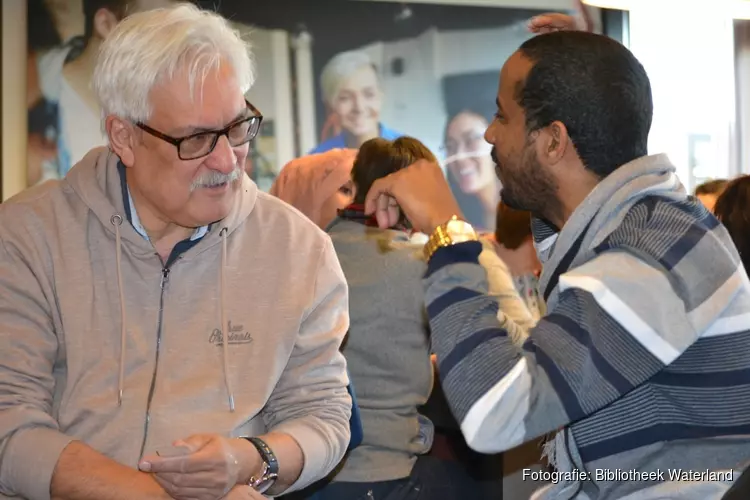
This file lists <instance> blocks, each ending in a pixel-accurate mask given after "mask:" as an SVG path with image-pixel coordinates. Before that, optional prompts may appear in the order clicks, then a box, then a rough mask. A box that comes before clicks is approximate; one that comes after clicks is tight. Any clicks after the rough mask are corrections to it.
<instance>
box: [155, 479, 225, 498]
mask: <svg viewBox="0 0 750 500" xmlns="http://www.w3.org/2000/svg"><path fill="white" fill-rule="evenodd" d="M154 479H156V482H157V483H159V486H161V487H162V489H163V490H164V491H166V492H167V494H168V495H169V496H170V497H172V498H174V499H175V500H215V499H216V498H220V497H221V495H223V494H224V492H219V493H218V494H217V493H214V492H212V491H211V490H207V489H205V488H193V487H190V486H180V485H175V484H173V483H169V482H166V481H164V480H162V479H160V478H159V476H154Z"/></svg>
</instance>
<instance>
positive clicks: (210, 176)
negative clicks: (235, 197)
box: [190, 167, 242, 191]
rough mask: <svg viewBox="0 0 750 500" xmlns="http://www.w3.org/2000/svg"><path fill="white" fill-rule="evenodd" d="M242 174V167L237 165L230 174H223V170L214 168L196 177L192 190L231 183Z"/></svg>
mask: <svg viewBox="0 0 750 500" xmlns="http://www.w3.org/2000/svg"><path fill="white" fill-rule="evenodd" d="M240 175H242V169H240V168H238V167H235V168H234V170H232V171H231V172H230V173H228V174H223V173H221V172H216V171H215V170H212V171H210V172H207V173H205V174H203V175H201V176H200V177H198V178H197V179H195V180H194V181H193V184H192V185H191V186H190V191H195V190H196V189H199V188H208V187H215V186H220V185H222V184H229V183H232V182H234V181H236V180H237V179H239V178H240Z"/></svg>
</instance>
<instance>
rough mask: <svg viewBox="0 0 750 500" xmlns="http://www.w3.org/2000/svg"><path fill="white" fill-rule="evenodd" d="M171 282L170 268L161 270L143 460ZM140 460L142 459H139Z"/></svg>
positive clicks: (144, 426)
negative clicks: (167, 289)
mask: <svg viewBox="0 0 750 500" xmlns="http://www.w3.org/2000/svg"><path fill="white" fill-rule="evenodd" d="M168 282H169V267H164V268H162V270H161V283H160V285H159V287H160V288H161V292H160V295H159V319H158V322H157V325H156V359H155V360H154V373H153V374H152V375H151V387H149V389H148V400H147V402H146V419H145V421H144V423H143V441H142V442H141V453H140V458H143V451H144V450H145V448H146V439H147V438H148V427H149V424H150V423H151V401H152V400H153V399H154V388H155V387H156V374H157V372H158V371H159V353H160V351H161V331H162V319H163V317H164V292H165V290H166V288H167V283H168ZM139 460H140V459H139Z"/></svg>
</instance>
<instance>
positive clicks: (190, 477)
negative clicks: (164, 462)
mask: <svg viewBox="0 0 750 500" xmlns="http://www.w3.org/2000/svg"><path fill="white" fill-rule="evenodd" d="M154 478H155V479H156V480H157V481H159V483H160V484H161V483H164V484H166V485H171V486H170V487H173V488H196V489H204V490H205V489H210V490H221V489H223V488H224V487H225V486H226V483H227V481H228V478H227V477H226V475H224V474H217V473H215V472H209V471H202V472H193V473H192V474H180V473H174V472H165V473H161V474H155V475H154ZM162 487H163V485H162Z"/></svg>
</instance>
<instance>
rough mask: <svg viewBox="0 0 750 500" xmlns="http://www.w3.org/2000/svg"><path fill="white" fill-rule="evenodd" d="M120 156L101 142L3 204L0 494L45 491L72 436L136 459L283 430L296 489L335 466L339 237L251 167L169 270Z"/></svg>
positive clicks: (340, 433)
mask: <svg viewBox="0 0 750 500" xmlns="http://www.w3.org/2000/svg"><path fill="white" fill-rule="evenodd" d="M117 161H118V159H117V157H116V156H115V155H114V154H112V153H110V152H109V151H108V150H106V149H99V150H94V151H93V152H91V153H89V155H87V156H86V157H85V158H84V159H83V161H82V162H81V163H79V164H78V165H77V166H76V167H74V168H73V170H71V172H70V173H69V174H68V176H67V177H66V178H65V179H64V180H62V181H56V182H50V183H46V184H44V185H42V186H39V187H37V188H34V189H30V190H28V191H26V192H24V193H22V194H20V195H19V196H16V197H15V198H13V199H11V200H9V201H8V202H7V203H4V204H2V205H0V498H7V497H4V496H3V495H9V496H13V495H17V496H20V497H22V498H27V499H30V500H37V499H45V500H46V499H49V498H50V492H49V487H50V479H51V476H52V472H53V470H54V467H55V465H56V463H57V459H58V457H59V455H60V453H61V452H62V450H63V449H64V448H65V446H66V445H67V444H68V443H69V442H70V441H71V440H73V439H78V440H81V441H83V442H85V443H86V444H88V445H89V446H91V447H93V448H94V449H96V450H98V451H99V452H101V453H103V454H105V455H107V456H109V457H111V458H113V459H115V460H117V461H119V462H120V463H122V464H125V465H127V466H131V467H136V464H137V462H138V460H139V459H140V458H141V457H142V456H143V455H144V454H146V453H152V452H154V451H155V450H156V449H158V448H160V447H165V446H169V445H170V444H171V443H172V442H173V441H174V440H176V439H179V438H184V437H187V436H189V435H191V434H195V433H201V432H212V433H218V434H222V435H225V436H228V437H230V436H248V435H258V434H262V433H265V432H267V431H270V430H274V431H278V432H284V433H287V434H289V435H291V436H292V437H293V438H294V439H295V440H296V441H297V442H298V443H299V444H300V446H301V448H302V451H303V453H304V458H305V465H304V469H303V471H302V475H301V477H300V478H299V480H298V481H297V483H296V484H295V485H293V487H292V489H293V490H294V489H299V488H301V487H303V486H305V485H307V484H309V483H311V482H313V481H314V480H316V479H318V478H321V477H323V476H325V475H326V474H327V473H328V472H329V471H330V470H331V469H332V468H333V467H334V465H336V464H337V463H338V462H339V460H340V459H341V458H342V456H343V454H344V452H345V450H346V447H347V444H348V442H349V425H348V420H349V415H350V412H351V398H350V397H349V395H348V394H347V391H346V384H347V382H348V381H347V376H346V362H345V360H344V358H343V356H342V355H341V354H340V353H339V347H340V345H341V342H342V340H343V338H344V335H345V334H346V331H347V329H348V326H349V318H348V292H347V286H346V282H345V279H344V276H343V273H342V271H341V268H340V266H339V263H338V260H337V259H336V255H335V253H334V251H333V246H332V244H331V241H330V238H329V237H328V236H327V235H326V234H325V233H324V232H323V231H321V230H320V229H318V228H317V227H316V226H315V225H314V224H313V223H311V222H310V221H309V220H307V218H305V217H304V216H303V215H302V214H300V213H299V212H298V211H296V210H295V209H293V208H291V207H290V206H288V205H286V204H285V203H283V202H281V201H279V200H278V199H276V198H273V197H271V196H269V195H266V194H264V193H261V192H259V191H258V188H257V186H256V185H255V184H254V183H253V182H252V181H251V180H250V179H248V178H247V177H243V179H242V181H241V186H240V188H239V190H238V193H237V195H236V202H235V204H234V207H233V208H232V210H231V213H230V214H229V216H227V217H226V218H225V219H224V220H222V221H220V222H218V223H216V224H214V225H213V228H212V230H211V231H210V232H209V233H208V234H207V235H206V236H205V237H203V238H202V239H201V241H199V242H198V243H197V244H195V245H194V246H193V247H192V248H190V249H189V250H187V251H186V252H185V253H184V254H182V255H181V257H180V258H179V259H177V261H176V262H174V264H172V265H171V266H170V268H169V270H168V271H165V270H164V269H163V266H162V263H161V260H160V259H159V257H158V256H157V255H156V253H155V251H154V248H153V247H152V245H151V244H150V243H149V242H148V241H146V240H145V239H144V238H143V237H142V236H141V235H140V234H138V233H137V232H136V231H135V229H134V228H133V227H132V226H131V225H130V224H129V223H128V222H127V219H126V218H125V211H124V204H123V200H122V194H121V193H122V190H121V185H120V178H119V176H118V173H117V169H116V164H117ZM221 325H227V328H226V330H227V333H228V335H225V334H224V332H222V328H221ZM225 337H228V342H223V340H224V338H225Z"/></svg>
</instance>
